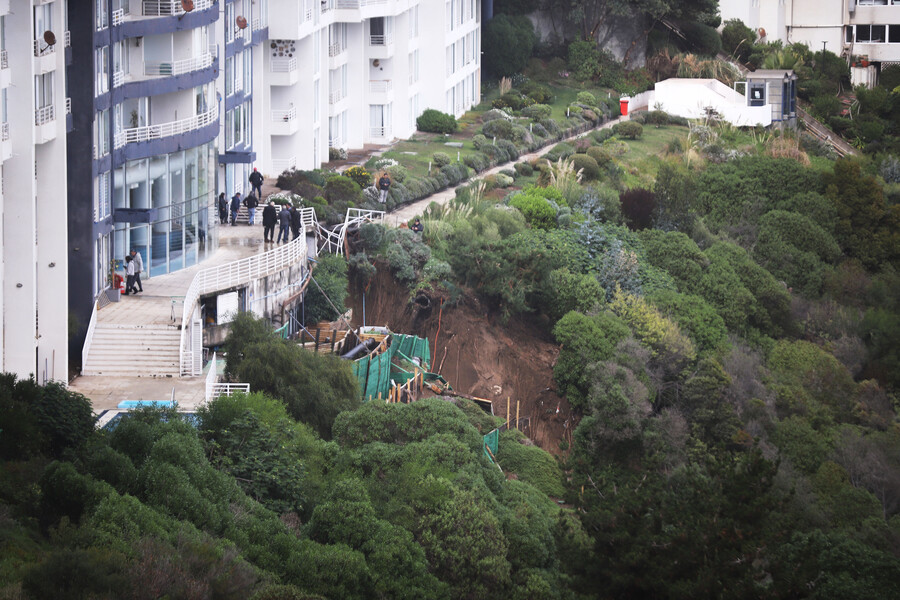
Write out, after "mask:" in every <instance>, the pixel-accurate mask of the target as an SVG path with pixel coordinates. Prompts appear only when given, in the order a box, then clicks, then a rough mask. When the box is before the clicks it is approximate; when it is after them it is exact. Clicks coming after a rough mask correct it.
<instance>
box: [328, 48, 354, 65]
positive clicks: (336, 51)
mask: <svg viewBox="0 0 900 600" xmlns="http://www.w3.org/2000/svg"><path fill="white" fill-rule="evenodd" d="M349 58H350V53H349V52H347V47H346V46H342V45H341V44H331V45H329V46H328V69H329V70H330V69H337V68H338V67H340V66H341V65H343V64H345V63H346V62H347V61H348V60H349Z"/></svg>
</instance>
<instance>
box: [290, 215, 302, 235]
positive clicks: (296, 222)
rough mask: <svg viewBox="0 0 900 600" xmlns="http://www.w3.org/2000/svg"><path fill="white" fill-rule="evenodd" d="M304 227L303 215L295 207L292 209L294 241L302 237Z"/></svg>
mask: <svg viewBox="0 0 900 600" xmlns="http://www.w3.org/2000/svg"><path fill="white" fill-rule="evenodd" d="M301 227H303V214H302V213H301V212H300V211H299V210H297V209H296V208H294V207H291V234H293V237H291V239H292V240H296V239H297V238H298V237H300V228H301Z"/></svg>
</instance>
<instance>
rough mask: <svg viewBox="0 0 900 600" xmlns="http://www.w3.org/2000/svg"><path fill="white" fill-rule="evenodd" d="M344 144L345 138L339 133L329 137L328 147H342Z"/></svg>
mask: <svg viewBox="0 0 900 600" xmlns="http://www.w3.org/2000/svg"><path fill="white" fill-rule="evenodd" d="M343 145H344V138H342V137H341V136H339V135H337V136H334V137H330V138H328V147H329V148H340V147H341V146H343Z"/></svg>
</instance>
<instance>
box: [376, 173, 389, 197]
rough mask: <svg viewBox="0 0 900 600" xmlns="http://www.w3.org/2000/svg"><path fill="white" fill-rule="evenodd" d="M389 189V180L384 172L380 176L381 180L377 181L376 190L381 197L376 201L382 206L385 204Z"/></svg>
mask: <svg viewBox="0 0 900 600" xmlns="http://www.w3.org/2000/svg"><path fill="white" fill-rule="evenodd" d="M389 189H391V178H390V177H388V174H387V171H385V172H384V173H382V174H381V178H380V179H379V180H378V190H379V191H380V192H381V197H380V198H379V199H378V201H379V202H381V203H382V204H384V203H385V202H387V197H388V190H389Z"/></svg>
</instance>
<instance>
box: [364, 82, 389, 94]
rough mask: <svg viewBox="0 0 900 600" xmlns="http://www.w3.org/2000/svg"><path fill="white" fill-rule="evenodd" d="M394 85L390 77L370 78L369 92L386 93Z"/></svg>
mask: <svg viewBox="0 0 900 600" xmlns="http://www.w3.org/2000/svg"><path fill="white" fill-rule="evenodd" d="M393 87H394V84H393V82H392V81H391V80H390V79H370V80H369V92H371V93H374V94H377V93H385V92H390V91H391V90H392V89H393Z"/></svg>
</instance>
